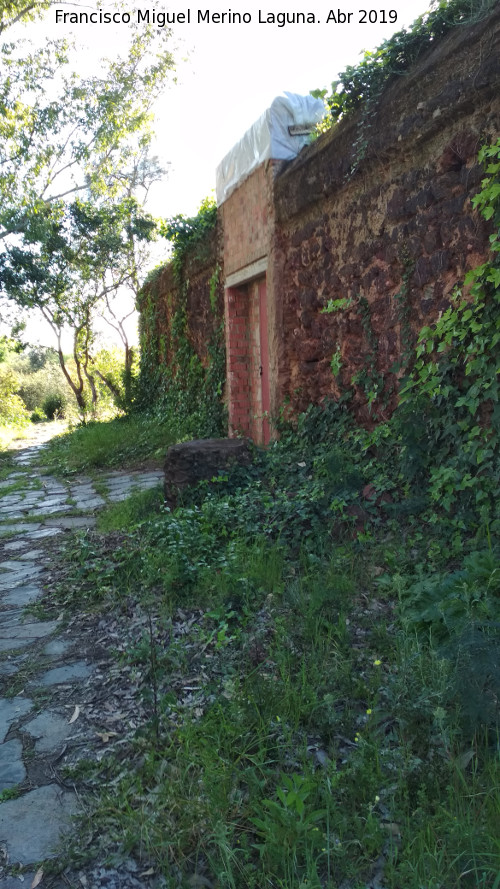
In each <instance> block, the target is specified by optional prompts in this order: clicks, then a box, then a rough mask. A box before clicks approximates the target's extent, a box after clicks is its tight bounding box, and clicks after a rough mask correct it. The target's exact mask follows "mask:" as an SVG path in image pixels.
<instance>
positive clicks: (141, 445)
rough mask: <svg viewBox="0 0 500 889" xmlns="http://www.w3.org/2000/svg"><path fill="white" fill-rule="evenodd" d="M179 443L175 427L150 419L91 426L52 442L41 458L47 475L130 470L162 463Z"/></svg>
mask: <svg viewBox="0 0 500 889" xmlns="http://www.w3.org/2000/svg"><path fill="white" fill-rule="evenodd" d="M175 441H176V434H175V432H173V431H172V429H171V426H170V425H169V424H167V423H162V422H161V421H160V420H158V419H155V418H152V417H147V416H146V415H133V416H131V417H118V418H116V419H114V420H109V421H107V422H98V421H95V422H89V423H87V424H86V425H85V426H78V427H76V428H75V429H72V430H70V431H68V432H67V433H66V434H64V435H62V436H61V437H59V438H57V439H55V440H53V441H51V442H50V444H49V446H48V447H47V448H46V449H45V450H44V451H43V453H42V454H41V460H40V462H41V464H42V465H43V466H44V467H45V468H46V471H47V472H50V473H53V474H59V475H60V474H63V475H71V474H73V473H76V472H84V471H88V470H89V469H108V468H116V467H120V466H125V465H126V466H127V467H129V468H131V467H133V466H135V465H139V464H142V463H144V462H153V463H155V464H157V463H158V462H161V460H162V459H163V457H164V456H165V452H166V449H167V448H168V447H169V446H170V445H171V444H173V443H174V442H175Z"/></svg>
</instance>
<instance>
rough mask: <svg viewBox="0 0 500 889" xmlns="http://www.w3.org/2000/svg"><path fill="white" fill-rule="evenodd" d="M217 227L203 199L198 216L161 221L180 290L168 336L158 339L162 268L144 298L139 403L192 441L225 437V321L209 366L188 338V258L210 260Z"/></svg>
mask: <svg viewBox="0 0 500 889" xmlns="http://www.w3.org/2000/svg"><path fill="white" fill-rule="evenodd" d="M216 223H217V208H216V205H215V202H214V201H212V200H211V199H207V200H205V201H204V202H203V203H202V205H201V207H200V210H199V213H198V215H197V216H195V217H192V218H186V217H184V216H175V217H173V218H171V219H169V220H166V221H165V222H163V223H162V224H161V226H160V232H161V234H162V235H163V236H164V237H166V238H167V239H168V240H169V241H170V242H171V244H172V245H173V250H172V257H171V259H170V263H169V264H170V265H171V267H172V269H173V276H174V282H175V287H176V298H175V301H173V300H171V307H172V306H173V312H172V315H171V320H170V325H169V330H168V333H167V335H162V336H160V337H159V336H158V334H157V329H156V322H157V300H158V297H159V279H160V275H161V272H162V270H163V269H162V268H160V269H155V270H153V273H152V274H151V276H150V278H149V281H148V282H147V285H145V287H144V288H143V293H142V296H141V303H140V311H141V321H140V330H141V374H140V384H139V385H140V390H141V395H140V398H139V401H140V403H141V405H142V407H147V408H149V409H153V410H155V411H156V412H157V413H160V414H162V415H167V416H170V417H172V422H179V420H180V419H181V418H182V420H183V428H182V433H183V435H186V436H188V437H195V436H196V437H198V436H199V437H204V436H207V435H218V434H223V433H224V430H225V411H224V407H223V404H222V392H223V387H224V381H225V351H224V327H223V319H219V322H220V323H219V324H218V325H216V328H215V333H214V334H213V335H212V338H211V341H210V342H209V344H208V350H207V351H208V364H207V366H206V367H205V366H204V365H203V363H202V362H201V360H200V358H199V356H198V355H197V354H196V352H195V350H194V348H193V346H192V344H191V342H190V340H189V336H188V317H187V296H188V288H189V280H188V277H187V271H186V267H187V262H188V260H189V259H192V258H196V259H198V260H199V259H204V258H205V257H206V258H207V260H208V259H211V245H212V240H211V239H212V235H213V232H214V229H215V226H216ZM219 278H220V268H219V266H218V265H216V266H215V268H214V271H213V273H212V275H211V278H210V281H209V299H210V307H211V310H212V313H213V314H214V316H215V318H216V319H217V312H218V304H217V290H218V285H219Z"/></svg>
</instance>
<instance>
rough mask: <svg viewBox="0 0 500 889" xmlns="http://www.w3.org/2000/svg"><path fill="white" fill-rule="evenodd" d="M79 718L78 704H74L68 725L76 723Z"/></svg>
mask: <svg viewBox="0 0 500 889" xmlns="http://www.w3.org/2000/svg"><path fill="white" fill-rule="evenodd" d="M79 716H80V708H79V706H78V704H76V705H75V709H74V711H73V716H72V717H71V719H70V720H69V722H68V725H71V723H72V722H76V720H77V719H78V717H79Z"/></svg>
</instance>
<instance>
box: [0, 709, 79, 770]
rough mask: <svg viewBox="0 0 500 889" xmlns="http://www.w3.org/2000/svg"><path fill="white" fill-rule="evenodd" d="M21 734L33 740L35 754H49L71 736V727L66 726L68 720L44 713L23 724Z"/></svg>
mask: <svg viewBox="0 0 500 889" xmlns="http://www.w3.org/2000/svg"><path fill="white" fill-rule="evenodd" d="M23 732H26V733H27V734H28V735H31V737H32V738H34V739H35V750H36V752H37V753H51V752H53V751H55V750H57V749H58V748H59V747H60V746H61V744H62V743H63V742H64V741H65V740H66V738H68V737H69V736H70V735H71V733H72V726H71V725H68V720H67V719H63V718H62V716H58V715H57V714H56V713H48V712H47V711H45V712H44V713H39V715H38V716H36V717H35V718H34V719H31V720H30V722H27V723H25V724H24V725H23ZM0 750H1V748H0ZM0 774H1V772H0Z"/></svg>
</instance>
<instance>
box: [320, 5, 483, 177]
mask: <svg viewBox="0 0 500 889" xmlns="http://www.w3.org/2000/svg"><path fill="white" fill-rule="evenodd" d="M496 2H497V0H432V2H431V4H430V9H429V10H428V11H426V12H425V13H423V14H422V15H420V16H419V17H418V18H417V19H416V20H415V21H414V22H413V25H411V27H410V28H408V29H406V28H403V29H402V30H401V31H397V32H396V33H395V34H393V35H392V36H391V37H389V38H388V39H387V40H384V42H383V43H382V44H381V45H380V46H379V47H378V48H377V49H375V50H373V51H366V52H365V53H364V54H363V58H362V60H361V62H359V64H358V65H349V66H348V67H347V68H346V69H345V71H342V73H340V74H339V76H338V80H335V81H334V82H333V83H332V85H331V91H330V92H329V91H328V89H317V90H312V91H311V94H312V95H313V96H315V97H316V98H321V99H323V100H324V102H325V104H326V106H327V108H328V112H329V113H328V114H327V115H326V116H325V118H324V119H323V121H322V122H321V123H320V124H319V125H318V132H326V131H327V130H329V129H331V127H333V126H334V125H335V124H336V123H337V121H339V120H340V119H341V118H343V117H345V116H346V115H348V114H351V113H352V112H353V111H357V110H358V109H359V110H360V111H361V116H360V119H359V123H358V126H357V135H356V139H355V141H354V143H353V163H352V165H351V168H350V170H349V171H348V173H347V176H346V178H347V179H349V178H350V177H351V176H353V175H354V174H355V173H356V171H357V170H358V168H359V166H360V164H361V162H362V160H363V159H364V157H365V155H366V151H367V148H368V145H369V142H370V131H371V128H372V126H373V124H374V117H375V114H376V112H377V110H378V107H379V103H380V100H381V97H382V93H383V91H384V88H385V87H386V85H387V84H388V83H389V81H390V80H391V79H392V78H394V77H398V76H399V77H401V76H404V75H405V74H406V73H407V71H408V70H409V69H410V68H411V67H412V65H414V64H415V63H416V62H417V61H418V59H419V58H421V56H423V55H424V53H425V52H427V51H428V50H429V49H430V48H431V47H432V46H435V45H436V43H437V42H438V41H440V40H441V39H442V38H443V37H445V35H446V34H448V32H449V31H451V30H452V28H454V27H456V26H457V25H467V24H473V23H474V22H476V21H480V20H481V19H482V18H484V17H485V16H486V15H487V14H488V13H489V12H490V11H491V10H492V9H493V7H494V6H495V5H496Z"/></svg>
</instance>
